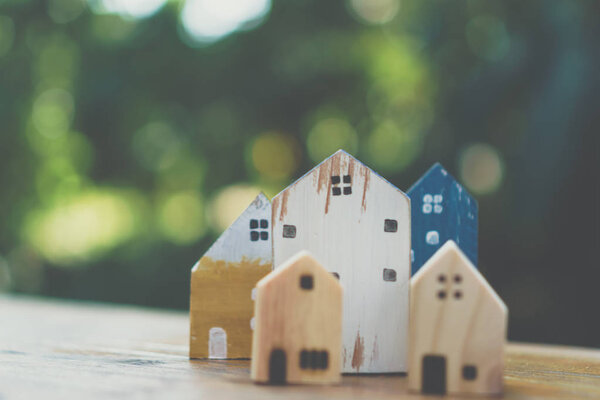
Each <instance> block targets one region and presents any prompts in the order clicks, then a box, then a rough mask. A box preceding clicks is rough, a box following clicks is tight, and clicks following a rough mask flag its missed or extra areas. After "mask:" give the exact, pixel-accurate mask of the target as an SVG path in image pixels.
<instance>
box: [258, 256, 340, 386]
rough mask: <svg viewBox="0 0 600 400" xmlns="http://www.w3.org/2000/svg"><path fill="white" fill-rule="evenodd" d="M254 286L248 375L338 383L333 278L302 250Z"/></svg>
mask: <svg viewBox="0 0 600 400" xmlns="http://www.w3.org/2000/svg"><path fill="white" fill-rule="evenodd" d="M256 289H257V298H256V305H255V316H256V328H255V330H254V339H253V345H252V379H253V380H255V381H257V382H268V383H272V384H283V383H321V384H324V383H335V382H339V380H340V363H341V362H340V361H341V353H340V352H341V348H342V301H343V299H342V287H341V285H340V283H339V282H338V280H337V279H336V278H335V277H333V275H331V274H330V273H329V272H327V271H326V270H325V269H324V268H323V267H322V266H321V264H319V263H318V262H317V261H316V260H315V259H314V258H313V257H312V256H311V255H310V254H309V253H308V252H304V251H303V252H300V253H298V254H297V255H296V256H294V257H292V258H291V259H289V260H288V261H287V262H285V263H284V264H282V265H281V266H280V267H279V268H278V269H277V270H276V271H273V272H271V273H270V274H269V275H267V276H266V277H265V278H263V279H261V281H260V282H258V284H257V286H256Z"/></svg>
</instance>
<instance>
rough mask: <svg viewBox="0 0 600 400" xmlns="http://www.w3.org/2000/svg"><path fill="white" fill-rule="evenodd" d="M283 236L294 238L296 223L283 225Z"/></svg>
mask: <svg viewBox="0 0 600 400" xmlns="http://www.w3.org/2000/svg"><path fill="white" fill-rule="evenodd" d="M283 237H284V238H291V239H293V238H295V237H296V225H283Z"/></svg>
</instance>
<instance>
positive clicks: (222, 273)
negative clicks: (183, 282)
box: [190, 193, 272, 359]
mask: <svg viewBox="0 0 600 400" xmlns="http://www.w3.org/2000/svg"><path fill="white" fill-rule="evenodd" d="M271 243H272V242H271V203H270V202H269V199H267V198H266V197H265V195H264V194H262V193H260V194H259V195H258V196H257V197H256V199H254V201H253V202H252V203H251V204H250V205H249V206H248V208H247V209H246V210H245V211H244V212H243V213H242V214H241V215H240V216H239V217H238V219H237V220H236V221H235V222H234V223H233V224H231V226H230V227H229V228H227V230H226V231H225V232H223V234H222V235H221V236H220V237H219V238H218V239H217V241H216V242H215V243H214V244H213V245H212V246H211V247H210V249H208V251H207V252H206V253H205V254H204V255H203V256H202V258H200V260H199V261H198V262H197V263H196V264H195V265H194V267H193V268H192V276H191V292H190V358H211V359H225V358H250V355H251V352H252V325H253V321H252V315H253V312H254V300H253V293H254V292H253V289H254V287H255V285H256V283H257V282H258V281H259V280H260V279H261V278H263V277H264V276H265V275H267V274H268V273H269V272H270V271H271V269H272V263H271Z"/></svg>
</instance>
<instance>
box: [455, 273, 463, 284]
mask: <svg viewBox="0 0 600 400" xmlns="http://www.w3.org/2000/svg"><path fill="white" fill-rule="evenodd" d="M454 282H456V283H461V282H462V276H460V275H458V274H456V275H454Z"/></svg>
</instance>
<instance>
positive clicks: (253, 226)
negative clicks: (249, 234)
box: [250, 219, 258, 229]
mask: <svg viewBox="0 0 600 400" xmlns="http://www.w3.org/2000/svg"><path fill="white" fill-rule="evenodd" d="M257 228H258V220H257V219H251V220H250V229H257Z"/></svg>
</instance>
